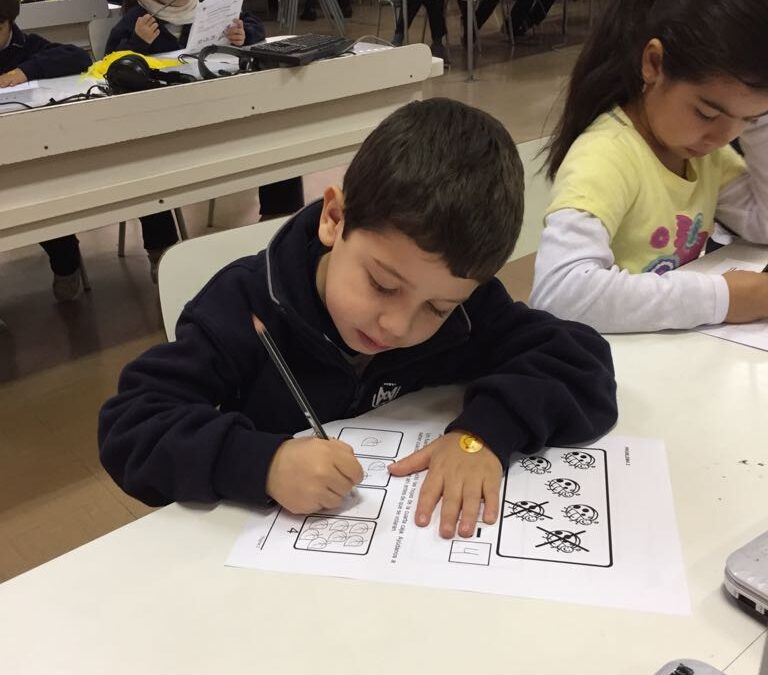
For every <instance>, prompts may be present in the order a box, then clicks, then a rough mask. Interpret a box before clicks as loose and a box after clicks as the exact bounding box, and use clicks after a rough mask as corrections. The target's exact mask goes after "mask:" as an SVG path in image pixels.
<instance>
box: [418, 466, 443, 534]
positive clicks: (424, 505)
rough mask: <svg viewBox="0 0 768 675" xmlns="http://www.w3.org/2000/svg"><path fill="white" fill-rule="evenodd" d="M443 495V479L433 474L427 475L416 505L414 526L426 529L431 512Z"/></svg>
mask: <svg viewBox="0 0 768 675" xmlns="http://www.w3.org/2000/svg"><path fill="white" fill-rule="evenodd" d="M442 493H443V479H442V477H437V476H436V475H435V474H433V473H429V474H427V477H426V478H425V479H424V485H422V486H421V492H420V493H419V501H418V502H417V503H416V524H417V525H418V526H419V527H426V526H427V525H429V521H430V519H431V517H432V512H433V511H434V510H435V506H437V502H439V501H440V495H441V494H442Z"/></svg>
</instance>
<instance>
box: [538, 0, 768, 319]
mask: <svg viewBox="0 0 768 675" xmlns="http://www.w3.org/2000/svg"><path fill="white" fill-rule="evenodd" d="M766 36H768V2H766V1H765V0H614V1H613V2H612V3H611V5H610V6H609V8H608V9H607V10H606V12H605V14H604V16H603V17H602V20H601V21H600V22H599V23H598V25H597V26H596V27H595V30H594V32H593V34H592V35H591V36H590V38H589V39H588V41H587V43H586V45H585V46H584V50H583V52H582V53H581V56H580V57H579V59H578V61H577V63H576V66H575V68H574V71H573V74H572V77H571V82H570V88H569V91H568V96H567V100H566V105H565V111H564V113H563V115H562V118H561V119H560V122H559V124H558V126H557V128H556V130H555V133H554V136H553V137H552V140H551V142H550V145H549V148H548V156H547V164H548V166H547V169H548V176H549V178H550V179H555V184H554V200H553V202H552V204H551V205H550V206H549V208H548V210H547V213H546V217H545V228H544V232H543V234H542V239H541V245H540V248H539V252H538V255H537V258H536V270H535V278H534V288H533V292H532V294H531V304H532V305H533V306H534V307H538V308H542V309H546V310H549V311H551V312H553V313H554V314H557V315H558V316H561V317H564V318H569V319H574V320H578V321H583V322H585V323H589V324H591V325H592V326H594V327H595V328H597V329H598V330H600V331H603V332H630V331H654V330H660V329H664V328H692V327H694V326H698V325H701V324H715V323H721V322H723V321H727V322H733V323H738V322H746V321H754V320H756V319H762V318H766V317H768V274H759V273H754V272H744V271H732V272H728V273H726V274H724V275H722V276H719V275H706V274H701V273H696V272H686V271H681V272H678V273H675V274H668V272H670V271H672V270H674V269H676V268H677V267H679V266H680V265H682V264H684V263H686V262H688V261H690V260H693V259H694V258H696V257H698V256H699V254H700V253H701V251H702V248H703V247H704V244H705V242H706V240H707V238H708V237H709V235H710V234H711V233H712V230H713V228H714V224H715V219H717V220H718V221H719V222H722V223H723V224H724V225H726V226H727V227H728V228H730V229H731V230H733V231H734V232H736V233H737V234H739V235H740V236H742V237H744V238H745V239H748V240H750V241H753V242H757V243H768V120H767V119H766V114H767V113H768V39H766ZM739 136H740V137H741V145H742V147H743V149H744V152H745V156H746V163H745V162H744V160H742V159H741V158H740V157H739V156H738V155H737V153H736V152H735V151H734V150H733V149H732V148H731V147H730V146H729V145H728V144H729V143H730V142H731V141H732V140H734V139H735V138H736V137H739Z"/></svg>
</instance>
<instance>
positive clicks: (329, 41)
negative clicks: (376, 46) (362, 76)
mask: <svg viewBox="0 0 768 675" xmlns="http://www.w3.org/2000/svg"><path fill="white" fill-rule="evenodd" d="M353 44H354V40H348V39H346V38H341V37H331V36H329V35H315V34H313V33H310V34H308V35H297V36H295V37H290V38H285V39H284V40H275V41H274V42H262V43H259V44H257V45H252V46H251V47H249V48H248V51H250V52H252V53H254V54H256V55H257V56H258V57H259V59H260V60H261V61H264V62H267V63H271V64H280V65H288V66H303V65H304V64H306V63H311V62H312V61H316V60H317V59H324V58H328V57H330V56H338V55H339V54H342V53H343V52H345V51H347V49H349V48H350V47H351V46H352V45H353Z"/></svg>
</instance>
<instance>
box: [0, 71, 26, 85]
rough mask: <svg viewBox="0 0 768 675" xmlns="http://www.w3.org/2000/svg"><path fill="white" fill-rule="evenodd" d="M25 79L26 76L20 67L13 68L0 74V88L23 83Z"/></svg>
mask: <svg viewBox="0 0 768 675" xmlns="http://www.w3.org/2000/svg"><path fill="white" fill-rule="evenodd" d="M26 81H27V76H26V74H25V73H24V71H23V70H21V69H20V68H14V69H13V70H9V71H8V72H7V73H3V74H2V75H0V89H5V88H6V87H15V86H16V85H18V84H24V83H25V82H26Z"/></svg>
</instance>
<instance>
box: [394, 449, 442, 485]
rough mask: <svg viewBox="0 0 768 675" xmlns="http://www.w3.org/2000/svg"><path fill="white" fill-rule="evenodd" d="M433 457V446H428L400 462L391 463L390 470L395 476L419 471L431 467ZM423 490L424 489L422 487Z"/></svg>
mask: <svg viewBox="0 0 768 675" xmlns="http://www.w3.org/2000/svg"><path fill="white" fill-rule="evenodd" d="M431 459H432V447H431V446H429V445H428V446H426V447H424V448H422V449H421V450H417V451H416V452H414V453H413V454H412V455H408V457H405V458H404V459H401V460H400V461H399V462H395V463H394V464H390V465H389V472H390V473H391V474H392V475H393V476H407V475H408V474H411V473H416V472H417V471H423V470H424V469H426V468H428V467H429V462H430V460H431ZM422 491H423V489H422Z"/></svg>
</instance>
